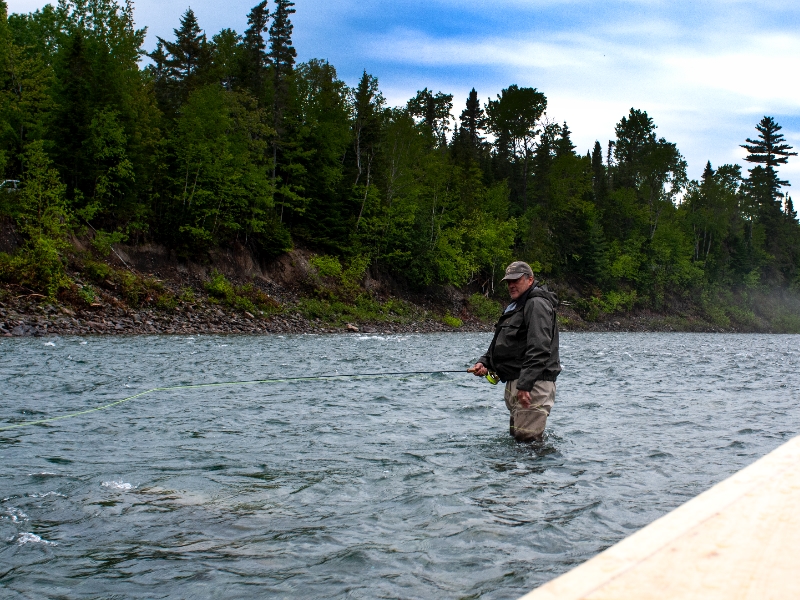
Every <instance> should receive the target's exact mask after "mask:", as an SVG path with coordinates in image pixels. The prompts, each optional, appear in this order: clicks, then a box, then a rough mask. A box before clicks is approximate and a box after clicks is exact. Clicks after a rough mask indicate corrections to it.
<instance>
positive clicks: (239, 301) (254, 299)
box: [205, 271, 280, 314]
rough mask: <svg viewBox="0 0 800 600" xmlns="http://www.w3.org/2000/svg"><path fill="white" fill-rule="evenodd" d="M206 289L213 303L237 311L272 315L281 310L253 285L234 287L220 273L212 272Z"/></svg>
mask: <svg viewBox="0 0 800 600" xmlns="http://www.w3.org/2000/svg"><path fill="white" fill-rule="evenodd" d="M205 289H206V292H208V296H209V299H210V300H212V301H213V302H221V303H223V304H226V305H228V306H230V307H232V308H236V309H237V310H241V311H248V312H250V313H252V314H256V313H261V312H263V313H265V314H272V313H276V312H279V310H280V305H279V304H278V302H277V301H276V300H275V299H274V298H272V297H271V296H269V295H268V294H266V293H265V292H263V291H261V290H259V289H258V288H257V287H255V286H254V285H253V284H252V283H247V284H245V285H242V286H236V285H233V284H232V283H231V282H230V281H228V279H227V278H226V277H225V275H223V274H222V273H220V272H219V271H212V272H211V278H210V279H209V280H208V281H207V282H206V283H205Z"/></svg>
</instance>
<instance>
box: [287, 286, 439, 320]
mask: <svg viewBox="0 0 800 600" xmlns="http://www.w3.org/2000/svg"><path fill="white" fill-rule="evenodd" d="M296 308H297V310H298V312H299V313H300V314H301V315H303V316H304V317H305V318H306V319H308V320H311V321H313V320H320V321H322V322H324V323H329V324H332V325H344V324H345V323H349V322H352V321H356V322H366V323H408V322H411V321H412V320H420V319H424V318H427V316H428V315H427V314H425V313H419V312H418V311H417V310H416V309H414V308H413V307H412V306H411V305H409V304H408V303H406V302H404V301H402V300H397V299H390V300H387V301H386V302H383V303H381V302H378V301H377V300H375V299H373V298H371V297H370V296H368V295H366V294H360V295H359V296H358V297H356V298H355V300H354V301H353V302H343V301H342V300H340V299H337V298H335V297H334V298H333V299H327V300H326V299H320V298H304V299H301V300H300V301H299V302H298V304H297V307H296Z"/></svg>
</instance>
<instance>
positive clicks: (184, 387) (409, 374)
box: [0, 369, 465, 431]
mask: <svg viewBox="0 0 800 600" xmlns="http://www.w3.org/2000/svg"><path fill="white" fill-rule="evenodd" d="M464 372H465V371H464V370H463V369H459V370H445V371H401V372H397V373H351V374H347V375H315V376H310V377H282V378H275V379H251V380H249V381H221V382H217V383H198V384H193V385H173V386H170V387H157V388H150V389H149V390H145V391H143V392H139V393H138V394H134V395H133V396H128V397H127V398H123V399H122V400H116V401H114V402H110V403H109V404H104V405H103V406H95V407H94V408H87V409H86V410H81V411H78V412H74V413H70V414H67V415H61V416H58V417H48V418H47V419H37V420H36V421H24V422H22V423H16V424H14V425H4V426H2V427H0V431H8V430H10V429H19V428H20V427H28V426H30V425H43V424H45V423H52V422H53V421H61V420H63V419H71V418H73V417H80V416H81V415H88V414H90V413H94V412H98V411H101V410H106V409H107V408H113V407H114V406H119V405H120V404H122V403H124V402H128V401H129V400H134V399H136V398H140V397H141V396H144V395H146V394H152V393H153V392H170V391H173V390H196V389H200V388H212V387H225V386H232V385H258V384H262V383H288V382H298V381H318V380H321V379H345V378H361V377H413V376H419V375H436V374H437V373H464Z"/></svg>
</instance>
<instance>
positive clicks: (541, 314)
mask: <svg viewBox="0 0 800 600" xmlns="http://www.w3.org/2000/svg"><path fill="white" fill-rule="evenodd" d="M556 306H558V297H557V296H556V295H555V294H554V293H553V292H551V291H550V290H548V289H547V286H540V285H539V284H535V285H534V286H533V287H531V288H530V289H529V290H528V291H527V292H525V293H523V294H522V295H521V296H520V297H519V298H518V299H517V303H516V307H515V308H514V309H513V310H511V311H509V312H507V313H505V314H503V316H501V317H500V320H499V321H498V322H497V324H496V325H495V326H494V338H493V339H492V343H491V344H490V345H489V350H487V352H486V354H484V355H483V356H482V357H480V358H479V359H478V362H480V363H483V365H484V366H485V367H486V368H488V369H489V370H490V371H494V372H495V373H497V374H498V375H499V376H500V380H501V381H504V382H505V381H512V380H514V379H516V380H517V389H520V390H524V391H530V390H531V389H532V388H533V384H534V383H536V382H537V381H555V380H556V378H557V377H558V374H559V373H560V372H561V363H560V362H559V358H558V321H557V320H556Z"/></svg>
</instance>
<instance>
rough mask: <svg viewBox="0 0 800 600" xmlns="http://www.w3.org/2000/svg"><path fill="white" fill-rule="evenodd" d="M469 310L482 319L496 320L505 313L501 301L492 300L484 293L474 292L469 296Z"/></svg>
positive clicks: (487, 320)
mask: <svg viewBox="0 0 800 600" xmlns="http://www.w3.org/2000/svg"><path fill="white" fill-rule="evenodd" d="M469 310H470V312H471V313H472V314H473V315H475V316H476V317H478V318H479V319H480V320H481V321H486V322H494V321H496V320H497V319H498V318H499V317H500V315H501V314H502V313H503V308H502V306H501V305H500V303H499V302H496V301H494V300H491V299H489V298H487V297H486V296H484V295H483V294H472V296H470V297H469Z"/></svg>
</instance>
